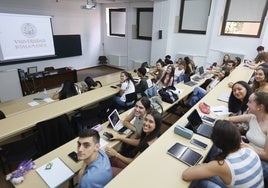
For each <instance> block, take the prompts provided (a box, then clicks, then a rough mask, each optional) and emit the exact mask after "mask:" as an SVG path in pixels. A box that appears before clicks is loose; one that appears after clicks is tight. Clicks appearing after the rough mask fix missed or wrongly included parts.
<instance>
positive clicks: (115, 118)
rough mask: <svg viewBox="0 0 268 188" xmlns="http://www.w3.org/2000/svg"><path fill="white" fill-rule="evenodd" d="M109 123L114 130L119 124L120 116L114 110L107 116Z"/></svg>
mask: <svg viewBox="0 0 268 188" xmlns="http://www.w3.org/2000/svg"><path fill="white" fill-rule="evenodd" d="M108 119H109V122H110V123H111V125H112V127H113V128H114V127H115V126H116V124H117V123H119V122H120V116H119V113H118V111H117V110H116V109H114V111H113V112H112V113H111V114H110V115H109V116H108Z"/></svg>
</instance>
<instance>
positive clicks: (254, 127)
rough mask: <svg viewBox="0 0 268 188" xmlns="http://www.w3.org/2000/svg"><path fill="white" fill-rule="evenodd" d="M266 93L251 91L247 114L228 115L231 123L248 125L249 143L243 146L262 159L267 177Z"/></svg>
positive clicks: (267, 113)
mask: <svg viewBox="0 0 268 188" xmlns="http://www.w3.org/2000/svg"><path fill="white" fill-rule="evenodd" d="M267 99H268V93H266V92H255V93H252V94H251V95H250V97H249V100H248V104H247V105H248V114H243V115H239V116H232V117H228V118H227V119H228V120H229V121H231V122H233V123H242V124H245V126H248V128H249V129H248V131H247V133H246V138H247V139H248V141H249V144H246V143H243V147H249V148H251V149H253V150H254V151H255V152H256V153H257V154H258V155H259V157H260V158H261V160H262V168H263V175H264V178H267V177H268V163H267V161H268V139H267V133H268V128H267V125H268V100H267Z"/></svg>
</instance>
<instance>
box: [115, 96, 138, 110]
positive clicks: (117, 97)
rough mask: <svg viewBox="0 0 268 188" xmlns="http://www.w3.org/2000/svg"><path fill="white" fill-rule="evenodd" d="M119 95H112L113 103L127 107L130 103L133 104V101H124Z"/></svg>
mask: <svg viewBox="0 0 268 188" xmlns="http://www.w3.org/2000/svg"><path fill="white" fill-rule="evenodd" d="M120 98H121V96H115V97H114V101H115V103H116V104H117V105H119V106H122V107H127V106H131V105H133V104H134V101H131V102H127V103H126V102H124V101H122V100H121V99H120Z"/></svg>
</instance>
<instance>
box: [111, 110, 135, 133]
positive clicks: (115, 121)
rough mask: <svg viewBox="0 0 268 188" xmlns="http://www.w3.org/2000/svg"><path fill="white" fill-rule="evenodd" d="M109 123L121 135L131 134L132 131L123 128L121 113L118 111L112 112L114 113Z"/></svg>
mask: <svg viewBox="0 0 268 188" xmlns="http://www.w3.org/2000/svg"><path fill="white" fill-rule="evenodd" d="M108 119H109V122H110V124H111V126H112V128H113V129H114V130H115V131H117V132H119V133H124V134H128V133H130V132H131V130H130V129H128V128H126V127H125V126H123V124H122V123H121V120H120V116H119V113H118V111H117V110H116V109H114V110H113V111H112V113H111V114H110V115H109V116H108Z"/></svg>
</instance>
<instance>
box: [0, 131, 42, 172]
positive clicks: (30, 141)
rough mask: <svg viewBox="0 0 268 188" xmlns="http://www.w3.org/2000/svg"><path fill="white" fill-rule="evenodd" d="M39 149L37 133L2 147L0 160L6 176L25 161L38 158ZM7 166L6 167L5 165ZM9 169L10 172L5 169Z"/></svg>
mask: <svg viewBox="0 0 268 188" xmlns="http://www.w3.org/2000/svg"><path fill="white" fill-rule="evenodd" d="M38 152H39V149H38V146H37V132H34V133H31V134H30V135H28V136H26V137H24V138H22V139H20V140H17V141H14V142H12V143H8V144H6V145H4V146H2V150H1V151H0V157H1V158H0V160H1V165H2V169H3V173H4V174H8V173H9V172H12V171H13V170H15V169H16V168H17V166H18V165H19V163H21V162H22V161H23V160H29V159H33V160H34V159H35V158H37V155H38ZM5 164H6V165H5ZM5 166H7V167H8V170H7V169H6V168H5Z"/></svg>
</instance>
